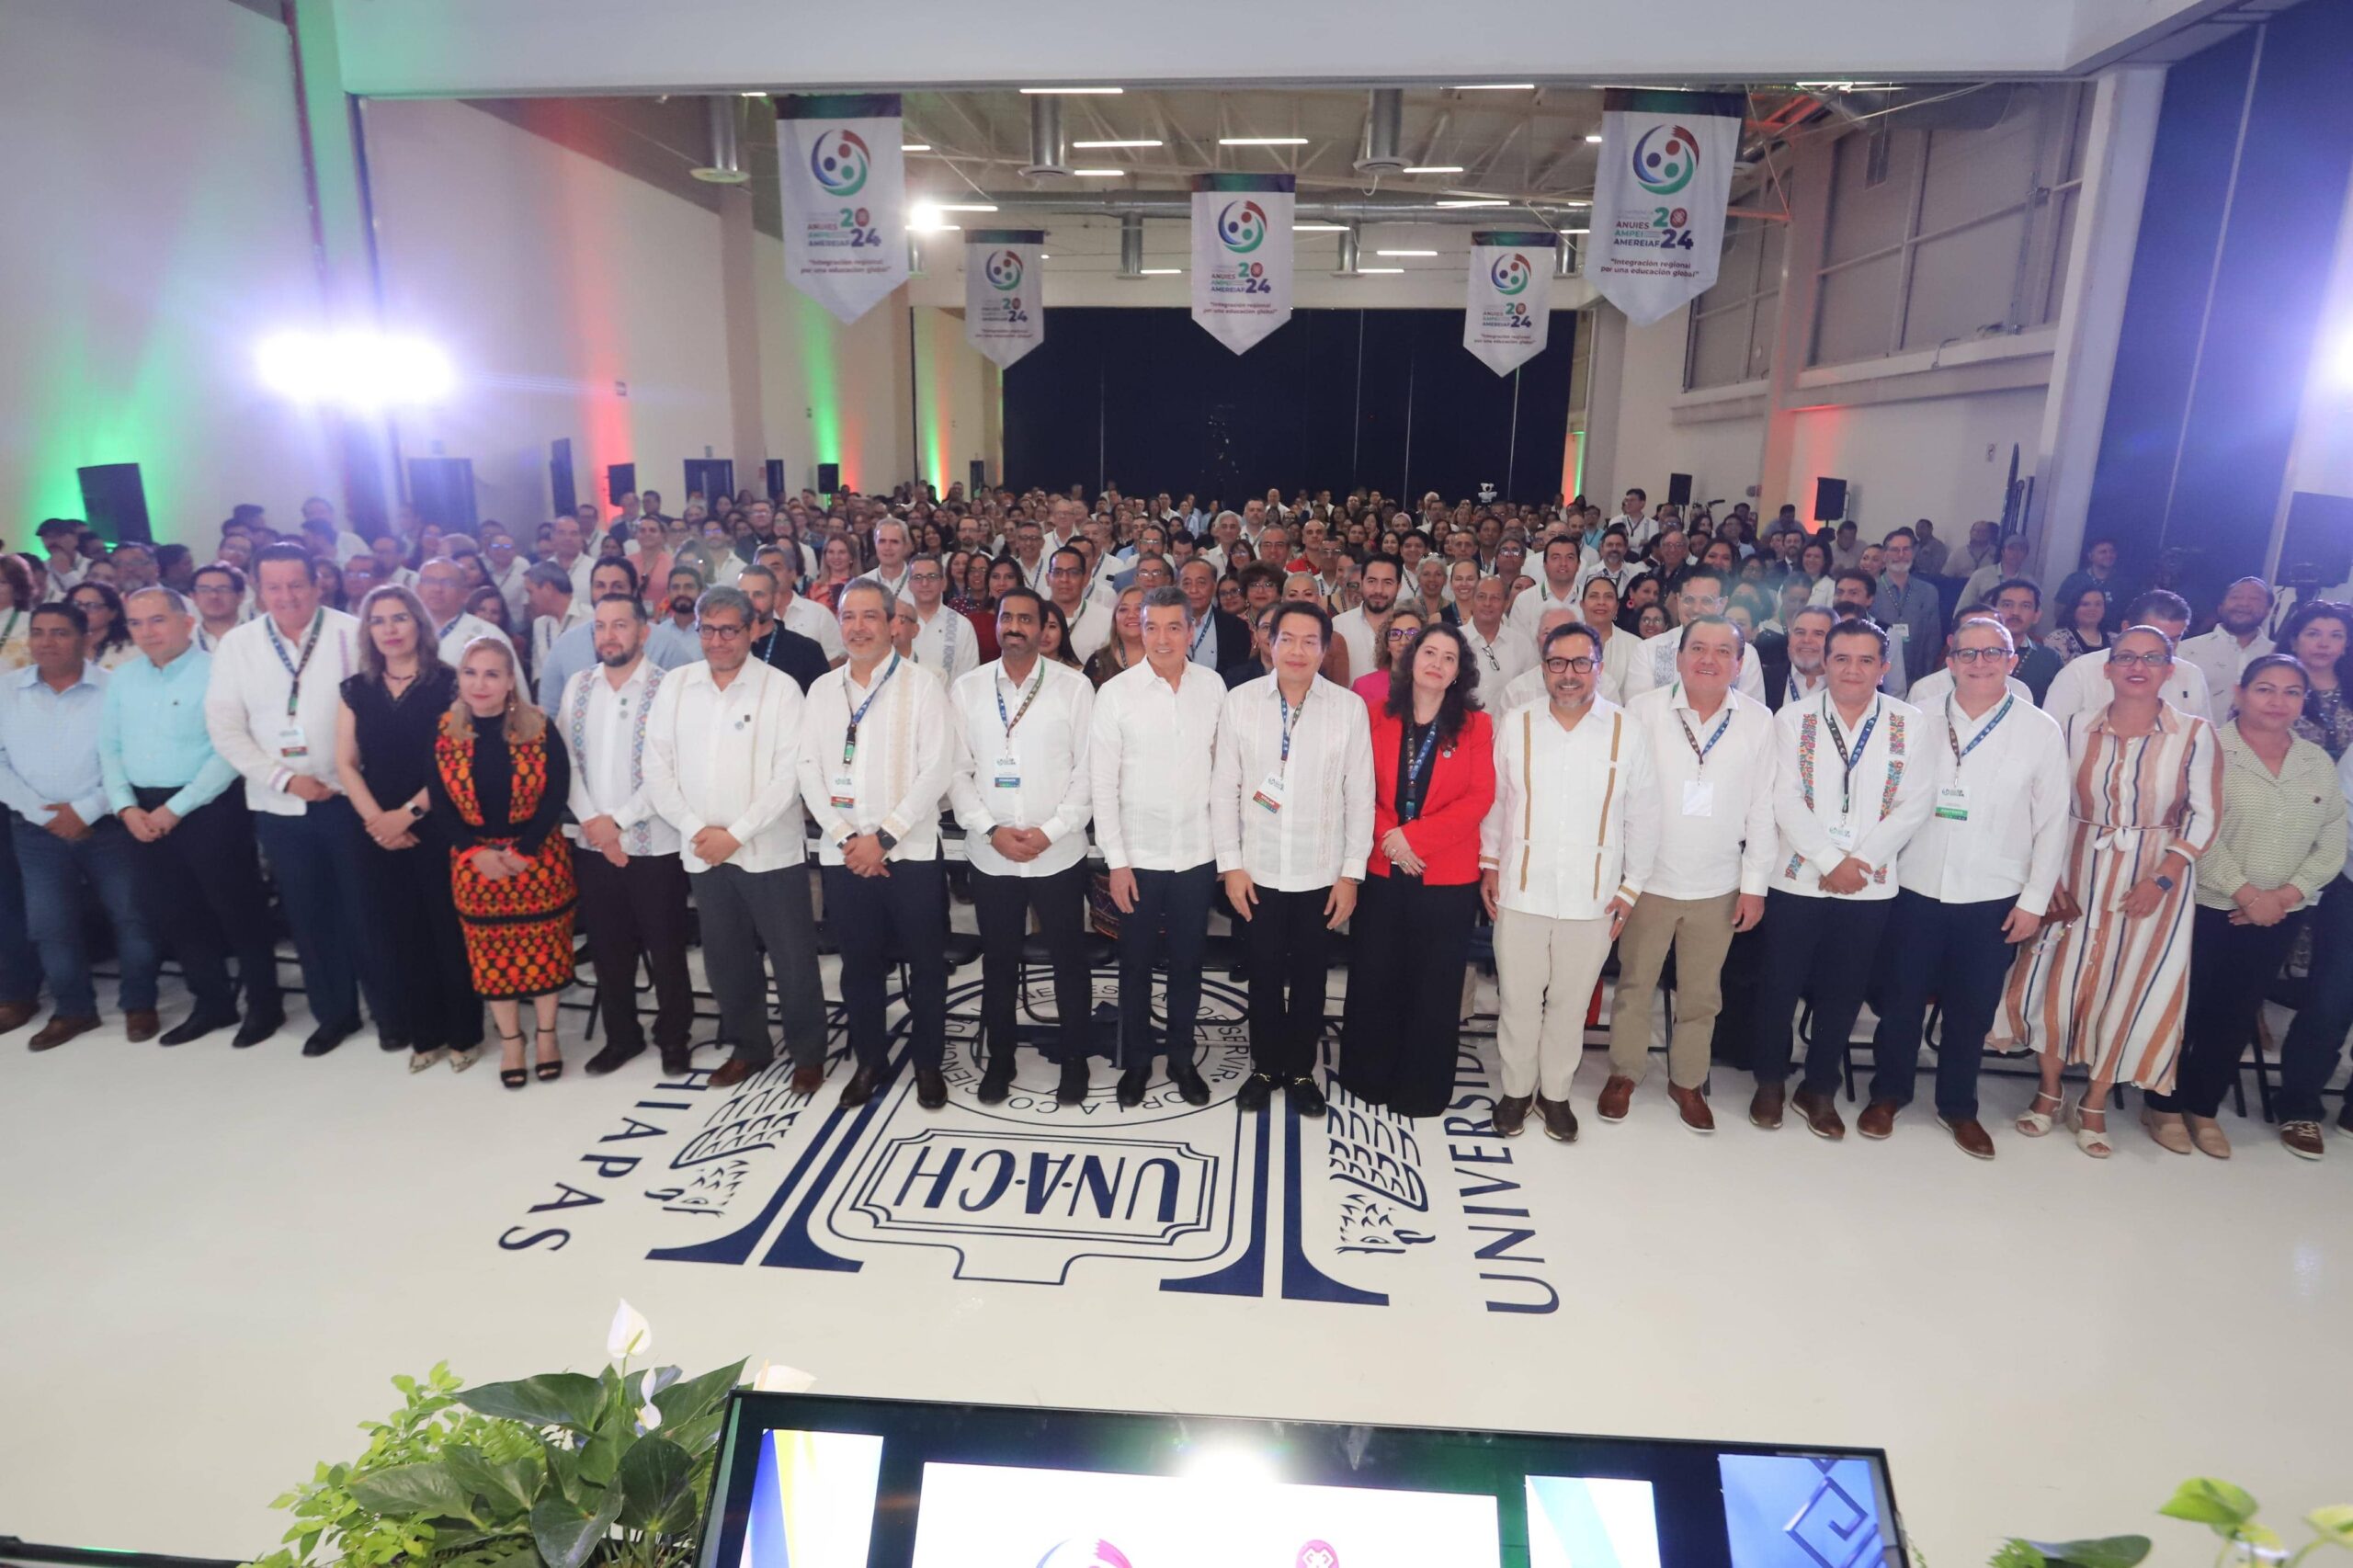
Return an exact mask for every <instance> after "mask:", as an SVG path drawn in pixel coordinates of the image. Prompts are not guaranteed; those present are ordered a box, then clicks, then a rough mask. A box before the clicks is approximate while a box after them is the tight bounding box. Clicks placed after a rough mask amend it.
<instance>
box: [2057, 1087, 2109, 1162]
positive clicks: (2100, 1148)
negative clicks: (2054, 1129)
mask: <svg viewBox="0 0 2353 1568" xmlns="http://www.w3.org/2000/svg"><path fill="white" fill-rule="evenodd" d="M2086 1116H2097V1117H2098V1118H2099V1119H2101V1120H2102V1121H2105V1120H2107V1119H2108V1112H2107V1110H2106V1109H2105V1108H2102V1109H2099V1110H2094V1111H2086V1109H2084V1103H2083V1102H2082V1101H2081V1100H2077V1101H2076V1102H2075V1104H2074V1105H2072V1106H2069V1107H2068V1108H2067V1129H2068V1131H2071V1132H2073V1133H2075V1147H2076V1148H2078V1149H2081V1150H2082V1151H2083V1152H2084V1153H2086V1154H2089V1155H2090V1156H2091V1157H2092V1158H2093V1159H2095V1160H2105V1159H2107V1158H2108V1157H2109V1155H2110V1154H2113V1153H2116V1145H2115V1144H2113V1143H2111V1142H2109V1141H2108V1129H2107V1128H2105V1127H2086V1126H2085V1125H2084V1118H2085V1117H2086Z"/></svg>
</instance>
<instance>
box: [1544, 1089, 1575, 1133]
mask: <svg viewBox="0 0 2353 1568" xmlns="http://www.w3.org/2000/svg"><path fill="white" fill-rule="evenodd" d="M1536 1114H1537V1115H1538V1116H1540V1117H1542V1118H1543V1119H1544V1136H1545V1137H1547V1138H1550V1139H1552V1141H1553V1142H1556V1143H1574V1142H1576V1141H1577V1113H1576V1112H1574V1111H1573V1110H1571V1109H1570V1108H1569V1102H1568V1101H1566V1100H1548V1099H1546V1098H1545V1097H1544V1096H1542V1095H1539V1096H1536Z"/></svg>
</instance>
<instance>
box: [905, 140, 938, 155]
mask: <svg viewBox="0 0 2353 1568" xmlns="http://www.w3.org/2000/svg"><path fill="white" fill-rule="evenodd" d="M899 151H900V152H902V153H928V152H930V151H931V143H930V142H900V143H899Z"/></svg>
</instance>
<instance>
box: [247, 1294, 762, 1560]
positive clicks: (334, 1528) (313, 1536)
mask: <svg viewBox="0 0 2353 1568" xmlns="http://www.w3.org/2000/svg"><path fill="white" fill-rule="evenodd" d="M651 1341H652V1329H651V1328H650V1327H649V1326H648V1325H647V1324H646V1322H645V1320H644V1319H643V1318H642V1317H640V1316H638V1314H637V1313H636V1312H634V1311H632V1310H631V1307H630V1306H629V1303H627V1302H626V1301H624V1302H623V1303H621V1307H620V1312H619V1313H617V1314H616V1315H615V1317H614V1319H613V1327H612V1333H611V1335H609V1336H608V1345H607V1349H608V1352H609V1353H610V1355H611V1357H612V1358H613V1359H612V1363H611V1364H610V1365H608V1366H607V1367H606V1368H605V1369H603V1370H602V1371H601V1372H600V1373H598V1374H597V1375H596V1376H594V1377H591V1376H589V1375H588V1374H586V1373H584V1372H546V1373H541V1374H540V1375H539V1376H536V1377H529V1378H524V1379H521V1380H519V1381H514V1382H503V1383H485V1384H483V1385H481V1386H480V1387H477V1388H470V1389H462V1390H461V1389H460V1386H459V1381H458V1380H457V1379H456V1378H455V1377H454V1376H452V1375H451V1374H450V1372H449V1368H448V1367H447V1366H446V1365H444V1366H438V1367H436V1368H435V1369H433V1371H432V1372H431V1373H430V1374H428V1375H427V1377H426V1380H425V1381H423V1382H422V1383H420V1382H418V1381H416V1380H415V1379H411V1378H395V1379H394V1380H393V1386H394V1387H396V1388H398V1389H399V1390H400V1391H401V1393H402V1395H403V1397H404V1401H405V1403H404V1405H403V1407H402V1408H401V1409H400V1410H398V1411H396V1412H394V1413H393V1415H392V1417H391V1418H390V1419H389V1420H387V1421H385V1422H382V1423H371V1424H369V1425H367V1426H363V1427H362V1428H361V1429H362V1430H363V1431H366V1432H367V1433H369V1438H370V1440H369V1447H368V1449H367V1451H366V1452H365V1453H363V1454H361V1455H360V1456H359V1458H358V1459H356V1460H350V1461H348V1462H347V1463H344V1464H334V1465H330V1464H324V1463H322V1464H321V1465H320V1466H319V1467H318V1469H317V1470H316V1471H315V1472H314V1473H313V1478H312V1480H311V1482H310V1483H308V1484H307V1485H305V1486H301V1487H298V1488H297V1489H296V1490H294V1491H293V1492H290V1493H288V1494H285V1495H284V1496H282V1497H280V1498H278V1501H277V1502H276V1503H275V1504H274V1505H273V1506H277V1507H284V1508H290V1509H292V1510H293V1513H294V1516H295V1524H294V1526H293V1528H290V1529H289V1530H288V1531H287V1532H286V1536H285V1545H284V1546H283V1547H281V1549H280V1550H279V1551H276V1552H274V1553H272V1554H270V1555H269V1556H267V1557H265V1558H263V1559H261V1560H260V1561H259V1562H257V1563H256V1564H254V1565H253V1568H315V1565H323V1564H328V1563H337V1564H342V1565H345V1568H385V1565H389V1564H391V1563H393V1562H420V1563H426V1564H431V1565H433V1568H592V1565H594V1568H684V1565H685V1563H686V1562H687V1560H688V1557H689V1556H690V1555H691V1552H692V1544H693V1543H692V1539H691V1537H692V1532H693V1530H694V1528H695V1524H696V1521H697V1518H698V1517H699V1512H700V1508H701V1501H702V1497H703V1495H704V1494H705V1493H706V1492H707V1491H708V1490H709V1486H710V1468H711V1464H712V1456H713V1450H714V1449H716V1447H717V1444H718V1440H719V1431H720V1426H721V1424H722V1421H723V1420H724V1418H725V1409H724V1406H725V1404H726V1400H727V1395H728V1392H729V1391H730V1390H732V1389H733V1388H734V1386H735V1384H736V1382H737V1380H738V1379H739V1378H740V1377H741V1376H742V1374H743V1369H744V1363H743V1362H741V1361H737V1362H735V1363H734V1364H733V1365H732V1366H726V1367H721V1368H718V1369H714V1370H712V1371H709V1372H705V1373H704V1374H702V1375H701V1376H700V1377H696V1378H688V1377H686V1376H684V1375H683V1374H681V1373H680V1371H679V1369H677V1368H676V1367H659V1368H647V1369H643V1370H640V1371H632V1370H631V1369H630V1366H629V1363H630V1360H631V1358H633V1357H636V1356H638V1355H642V1353H643V1352H644V1351H645V1350H646V1349H647V1348H648V1347H649V1346H650V1344H651Z"/></svg>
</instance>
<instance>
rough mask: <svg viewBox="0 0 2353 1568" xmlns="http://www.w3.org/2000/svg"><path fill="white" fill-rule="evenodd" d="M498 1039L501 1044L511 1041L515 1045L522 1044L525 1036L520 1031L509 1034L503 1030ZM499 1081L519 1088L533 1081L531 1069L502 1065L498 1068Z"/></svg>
mask: <svg viewBox="0 0 2353 1568" xmlns="http://www.w3.org/2000/svg"><path fill="white" fill-rule="evenodd" d="M498 1041H499V1043H500V1044H501V1045H506V1044H508V1043H510V1042H511V1043H513V1044H515V1045H520V1044H522V1043H523V1036H522V1034H521V1033H520V1032H519V1031H518V1032H517V1033H515V1034H507V1033H505V1032H504V1031H502V1032H501V1033H500V1034H499V1037H498ZM498 1081H499V1082H500V1083H502V1084H504V1085H506V1086H507V1087H508V1088H510V1089H519V1088H521V1087H522V1086H523V1085H526V1084H528V1083H529V1082H530V1081H531V1071H530V1069H529V1068H528V1067H501V1068H500V1069H499V1070H498Z"/></svg>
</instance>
